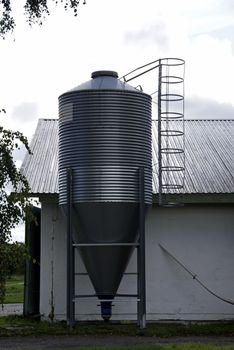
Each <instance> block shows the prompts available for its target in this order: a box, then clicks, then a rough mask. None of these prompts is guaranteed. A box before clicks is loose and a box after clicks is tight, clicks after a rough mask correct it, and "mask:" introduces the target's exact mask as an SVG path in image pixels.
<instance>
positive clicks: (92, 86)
mask: <svg viewBox="0 0 234 350" xmlns="http://www.w3.org/2000/svg"><path fill="white" fill-rule="evenodd" d="M91 77H92V79H90V80H88V81H86V82H85V83H83V84H81V85H78V86H76V87H75V88H73V89H71V90H69V91H67V92H65V94H67V93H71V92H76V91H84V90H86V91H88V90H89V91H93V90H121V91H123V90H124V91H134V92H137V93H141V94H142V93H143V92H142V91H140V90H138V89H137V88H135V87H133V86H131V85H129V84H127V83H125V82H124V81H122V80H120V79H118V73H117V72H115V71H112V70H98V71H94V72H93V73H92V74H91ZM63 95H64V94H63ZM61 96H62V95H61Z"/></svg>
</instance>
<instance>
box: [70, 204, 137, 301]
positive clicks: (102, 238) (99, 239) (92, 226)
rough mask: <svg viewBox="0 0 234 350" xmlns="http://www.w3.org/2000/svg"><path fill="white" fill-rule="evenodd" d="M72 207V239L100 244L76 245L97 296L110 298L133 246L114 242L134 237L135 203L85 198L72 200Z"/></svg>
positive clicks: (133, 241) (125, 240)
mask: <svg viewBox="0 0 234 350" xmlns="http://www.w3.org/2000/svg"><path fill="white" fill-rule="evenodd" d="M73 208H74V212H73V222H74V226H75V229H76V234H75V237H74V240H75V242H76V243H88V244H89V243H93V244H96V243H97V244H103V246H98V247H97V246H93V247H92V246H91V247H80V248H79V251H80V254H81V257H82V259H83V262H84V265H85V267H86V270H87V272H88V274H89V277H90V280H91V282H92V284H93V287H94V289H95V292H96V294H97V296H98V298H99V299H105V300H109V299H113V298H114V297H115V295H116V292H117V289H118V287H119V284H120V282H121V279H122V276H123V273H124V271H125V269H126V266H127V264H128V261H129V258H130V256H131V253H132V251H133V249H134V247H133V246H114V244H116V243H135V242H136V241H137V239H138V220H139V219H138V218H139V205H138V204H137V203H118V202H101V203H89V202H88V203H87V202H86V203H78V204H75V205H74V207H73ZM105 244H113V246H109V245H108V246H105Z"/></svg>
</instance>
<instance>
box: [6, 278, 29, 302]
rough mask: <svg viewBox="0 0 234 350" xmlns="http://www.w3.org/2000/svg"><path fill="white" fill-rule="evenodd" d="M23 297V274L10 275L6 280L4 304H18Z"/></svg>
mask: <svg viewBox="0 0 234 350" xmlns="http://www.w3.org/2000/svg"><path fill="white" fill-rule="evenodd" d="M23 298H24V276H16V275H13V276H11V277H10V278H9V279H8V280H7V282H6V299H5V304H20V303H23Z"/></svg>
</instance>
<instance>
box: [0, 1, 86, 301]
mask: <svg viewBox="0 0 234 350" xmlns="http://www.w3.org/2000/svg"><path fill="white" fill-rule="evenodd" d="M13 1H17V0H1V1H0V5H1V7H0V11H1V10H2V13H0V37H2V38H3V39H4V38H5V36H6V34H8V33H9V32H12V31H13V30H14V28H15V26H16V22H15V19H14V17H13V15H12V6H11V5H12V2H13ZM82 1H83V5H84V4H86V0H82ZM52 2H54V3H55V4H56V5H58V4H62V6H63V7H64V9H65V10H68V9H69V8H70V9H71V10H72V11H73V13H74V16H77V13H78V6H79V3H80V0H25V5H24V11H25V15H26V21H27V22H28V23H29V25H32V24H34V23H39V25H42V23H43V20H44V18H45V17H46V16H48V15H49V14H50V12H49V6H48V5H49V3H52ZM0 113H6V112H5V110H4V109H0ZM22 145H23V146H24V147H25V148H26V149H27V151H28V152H29V153H30V149H29V145H28V141H27V139H26V137H24V135H23V134H22V133H21V132H19V131H11V130H6V129H4V128H3V127H2V126H0V168H1V172H0V304H3V302H4V297H5V283H6V278H7V275H8V273H9V266H10V265H11V263H13V260H12V259H13V256H12V255H9V244H8V243H9V242H10V239H11V230H12V229H13V228H14V227H16V225H18V223H19V222H20V221H21V220H22V219H23V220H25V218H26V217H30V216H31V215H32V214H30V213H31V212H30V209H31V204H30V201H29V199H28V195H29V185H28V182H27V179H26V178H25V177H24V176H23V175H22V174H21V173H20V171H19V170H18V169H17V167H16V164H15V162H14V159H13V152H14V150H15V149H19V148H20V147H21V146H22ZM17 247H18V246H17Z"/></svg>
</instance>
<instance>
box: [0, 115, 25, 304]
mask: <svg viewBox="0 0 234 350" xmlns="http://www.w3.org/2000/svg"><path fill="white" fill-rule="evenodd" d="M0 112H1V113H5V110H4V109H2V110H0ZM22 145H23V146H24V147H25V148H26V149H27V151H28V152H29V153H30V149H29V145H28V141H27V139H26V137H25V136H23V134H22V133H21V132H19V131H11V130H7V129H4V128H3V127H2V126H0V169H1V172H0V303H3V301H4V297H5V282H6V278H7V275H8V273H9V272H8V271H9V268H8V267H9V264H10V262H9V259H11V257H13V256H12V255H11V256H9V254H8V245H7V243H8V242H9V241H10V239H11V230H12V229H13V228H15V227H16V225H18V224H19V222H20V221H21V220H25V218H26V216H30V212H31V203H30V200H29V199H28V194H29V185H28V182H27V179H26V178H25V176H24V175H22V174H21V172H20V171H19V169H17V167H16V164H15V161H14V158H13V152H14V150H16V149H20V147H21V146H22Z"/></svg>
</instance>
